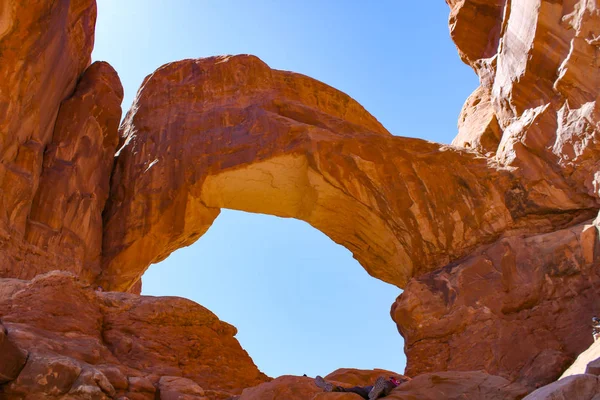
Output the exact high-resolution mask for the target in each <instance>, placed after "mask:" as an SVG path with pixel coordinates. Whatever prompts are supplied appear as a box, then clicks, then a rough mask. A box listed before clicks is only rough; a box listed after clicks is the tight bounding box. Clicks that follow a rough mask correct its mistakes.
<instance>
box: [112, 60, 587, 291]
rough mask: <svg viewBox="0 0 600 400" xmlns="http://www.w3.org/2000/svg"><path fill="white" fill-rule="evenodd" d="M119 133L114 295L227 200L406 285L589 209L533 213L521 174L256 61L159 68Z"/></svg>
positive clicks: (203, 225) (187, 239)
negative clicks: (307, 233) (389, 123)
mask: <svg viewBox="0 0 600 400" xmlns="http://www.w3.org/2000/svg"><path fill="white" fill-rule="evenodd" d="M122 136H123V146H122V148H121V149H120V151H119V157H118V161H117V165H116V169H115V172H114V174H113V183H112V192H111V198H110V201H109V203H108V206H107V212H106V213H105V217H106V220H105V231H104V247H103V257H104V270H103V277H102V286H105V287H108V288H111V289H114V290H127V289H128V288H129V287H130V286H131V285H132V284H133V283H134V282H136V281H137V280H138V279H139V277H140V276H141V274H142V273H143V272H144V271H145V269H146V268H147V267H148V265H149V264H150V263H152V262H157V261H160V260H162V259H164V258H165V257H167V256H168V255H169V254H170V253H171V252H172V251H173V250H175V249H177V248H179V247H181V246H185V245H189V244H191V243H193V242H194V241H195V240H196V239H197V238H198V237H199V236H201V235H202V234H203V233H204V232H205V231H206V230H207V229H208V228H209V226H210V225H211V224H212V221H213V220H214V218H215V217H216V216H217V214H218V210H219V208H232V209H238V210H244V211H250V212H260V213H267V214H274V215H278V216H282V217H295V218H299V219H303V220H305V221H307V222H309V223H310V224H311V225H313V226H314V227H316V228H317V229H320V230H321V231H323V232H324V233H326V234H327V235H328V236H329V237H331V238H332V239H333V240H334V241H335V242H337V243H340V244H342V245H344V246H346V247H347V248H348V249H350V250H351V251H352V252H353V253H354V257H355V258H357V259H358V260H359V261H360V262H361V264H362V265H363V266H364V267H365V269H366V270H367V271H368V272H369V273H370V274H371V275H373V276H375V277H377V278H379V279H382V280H385V281H387V282H390V283H394V284H396V285H398V286H401V287H402V286H404V285H405V284H406V282H407V280H408V279H409V278H410V277H412V276H415V275H420V274H423V273H426V272H428V271H432V270H435V269H437V268H439V267H441V266H443V265H445V264H447V263H448V262H450V261H452V260H455V259H458V258H460V257H462V256H465V255H466V254H468V252H470V251H472V250H473V249H474V248H475V247H477V246H479V245H481V244H482V243H485V242H490V241H492V240H494V239H496V238H497V237H498V235H499V234H500V233H501V232H503V231H505V230H507V229H508V228H510V227H514V226H515V225H521V226H523V225H527V226H529V225H541V224H545V225H546V227H545V228H540V229H551V228H553V227H554V226H556V225H560V224H564V223H565V222H572V220H573V218H574V216H575V217H578V216H579V215H578V214H577V213H578V212H579V210H581V209H584V210H583V211H584V214H585V215H586V216H589V215H590V213H589V212H587V210H585V208H586V207H587V203H586V202H583V203H580V202H579V199H578V197H577V196H575V197H574V198H573V199H572V200H570V202H569V203H568V204H566V205H564V206H563V208H561V209H558V210H554V211H553V213H552V214H546V215H537V214H539V212H540V210H541V209H542V208H543V207H546V205H545V204H537V203H535V201H534V200H533V199H530V198H529V188H528V187H527V186H526V184H525V183H519V176H518V175H514V174H510V173H509V172H508V171H505V170H501V169H500V168H499V167H498V166H497V165H494V164H493V163H490V162H489V160H487V159H485V158H482V157H478V156H477V155H476V154H474V153H470V152H465V151H459V150H456V149H453V148H450V147H447V146H443V145H437V144H433V143H429V142H424V141H421V140H417V139H408V138H400V137H393V136H390V135H388V134H387V132H386V131H385V130H384V129H383V128H382V127H381V126H380V125H379V124H378V123H377V121H376V120H375V119H374V118H373V117H371V116H370V115H369V114H368V113H366V112H365V111H364V110H363V109H362V108H361V107H360V106H359V105H358V104H356V103H355V102H354V101H353V100H351V99H350V98H348V97H347V96H346V95H344V94H343V93H340V92H337V91H335V90H334V89H332V88H330V87H327V86H325V85H323V84H322V83H320V82H317V81H315V80H312V79H310V78H307V77H304V76H302V75H298V74H293V73H289V72H283V71H276V70H271V69H270V68H268V67H267V66H266V65H265V64H264V63H262V62H261V61H260V60H258V59H257V58H255V57H252V56H235V57H225V58H209V59H202V60H184V61H181V62H177V63H172V64H168V65H166V66H163V67H161V68H160V69H158V70H157V71H156V72H155V73H153V74H152V75H150V76H149V77H148V78H147V79H146V80H145V81H144V84H143V85H142V89H141V90H140V91H139V93H138V97H137V99H136V101H135V104H134V106H133V108H132V110H131V111H130V113H129V114H128V116H127V118H126V120H125V122H124V123H123V125H122ZM557 179H558V181H557V185H558V186H560V187H563V186H564V184H563V183H562V181H560V178H557ZM550 185H551V186H552V185H553V183H552V182H551V183H550ZM552 187H554V186H552ZM556 191H560V189H558V188H556ZM562 195H563V197H567V198H569V196H570V195H571V192H565V193H562ZM561 212H562V213H561ZM529 213H533V214H536V217H535V218H536V219H537V220H538V221H537V222H535V223H533V222H532V221H531V220H525V219H524V217H525V216H527V215H528V214H529ZM579 218H580V216H579ZM536 228H539V227H536ZM142 249H143V250H142Z"/></svg>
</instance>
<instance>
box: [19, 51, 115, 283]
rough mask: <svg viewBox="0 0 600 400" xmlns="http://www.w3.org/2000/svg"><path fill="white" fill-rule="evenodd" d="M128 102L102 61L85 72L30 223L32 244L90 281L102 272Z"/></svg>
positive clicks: (59, 130) (59, 127)
mask: <svg viewBox="0 0 600 400" xmlns="http://www.w3.org/2000/svg"><path fill="white" fill-rule="evenodd" d="M122 100H123V89H122V87H121V83H120V81H119V77H118V76H117V73H116V72H115V70H114V69H113V68H112V67H111V66H110V65H109V64H107V63H104V62H96V63H94V64H92V65H91V66H90V67H89V68H88V69H87V70H86V71H85V73H84V74H83V76H82V77H81V79H80V81H79V83H78V84H77V87H76V89H75V93H74V94H73V95H72V96H71V97H70V98H69V99H68V100H66V101H65V102H64V103H63V104H62V106H61V108H60V111H59V114H58V118H57V121H56V125H55V127H54V135H53V137H52V141H51V142H50V143H49V144H48V146H47V147H46V151H45V153H44V163H43V169H42V174H41V176H40V185H39V187H38V190H37V193H36V195H35V198H34V200H33V204H32V205H31V211H30V214H29V219H28V229H27V235H26V240H27V242H29V243H31V244H32V245H34V246H37V247H39V248H42V249H44V250H45V251H47V252H49V253H51V254H60V255H61V256H62V257H66V258H68V259H70V260H72V262H71V265H69V267H70V268H68V267H67V268H61V269H70V270H71V271H72V272H75V273H76V274H77V275H78V276H80V277H82V278H84V279H86V280H89V281H91V280H92V278H93V277H95V275H97V274H98V273H99V267H100V252H101V250H102V210H103V209H104V204H105V202H106V199H107V198H108V191H109V180H110V173H111V170H112V167H113V162H114V153H115V149H116V147H117V144H118V141H119V139H118V135H117V129H118V126H119V120H120V117H121V101H122ZM48 210H52V212H48ZM72 268H77V269H72ZM35 272H36V273H40V272H46V271H44V270H40V269H37V270H36V271H35ZM27 275H29V274H26V273H25V274H21V276H20V277H21V278H30V277H31V276H27Z"/></svg>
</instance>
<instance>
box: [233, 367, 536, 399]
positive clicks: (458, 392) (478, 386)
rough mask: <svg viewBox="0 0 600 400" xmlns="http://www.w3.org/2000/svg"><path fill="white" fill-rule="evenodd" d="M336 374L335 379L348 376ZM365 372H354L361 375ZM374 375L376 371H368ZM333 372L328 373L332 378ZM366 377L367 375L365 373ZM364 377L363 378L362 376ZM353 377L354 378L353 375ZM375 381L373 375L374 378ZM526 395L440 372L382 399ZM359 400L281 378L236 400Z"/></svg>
mask: <svg viewBox="0 0 600 400" xmlns="http://www.w3.org/2000/svg"><path fill="white" fill-rule="evenodd" d="M346 371H347V372H346V373H345V374H337V376H338V378H343V377H344V375H348V374H350V376H352V375H354V374H352V371H351V370H346ZM364 372H365V371H363V372H362V373H361V372H358V374H359V375H360V374H364ZM373 372H375V373H376V371H372V372H371V374H373ZM333 375H336V373H335V372H334V373H332V376H333ZM366 375H368V374H366ZM366 375H365V376H366ZM354 376H356V375H354ZM375 378H376V376H375ZM335 383H336V384H339V385H342V386H346V387H351V386H354V385H365V386H366V385H370V384H372V383H373V381H372V380H368V381H366V382H365V381H358V382H356V381H355V382H352V383H351V382H344V381H336V382H335ZM526 394H527V389H526V388H525V387H523V386H521V385H519V384H516V383H510V382H509V381H507V380H506V379H504V378H501V377H499V376H492V375H488V374H485V373H483V372H441V373H436V374H424V375H421V376H419V377H416V378H415V379H413V380H411V381H409V382H406V383H402V384H401V385H400V386H398V387H397V388H395V389H394V390H392V392H391V393H390V394H389V395H388V396H386V397H385V398H386V399H390V400H394V399H396V400H414V399H419V400H440V399H448V400H459V399H469V400H518V399H522V398H523V397H524V396H525V395H526ZM278 399H289V400H306V399H311V400H359V399H361V397H360V396H359V395H357V394H354V393H336V392H331V393H326V392H323V391H321V390H320V389H319V388H317V386H316V385H315V384H314V381H313V379H312V378H307V377H297V376H283V377H279V378H277V379H274V380H273V381H271V382H268V383H263V384H261V385H259V386H257V387H254V388H249V389H246V390H244V392H243V393H242V396H241V397H240V398H239V400H278Z"/></svg>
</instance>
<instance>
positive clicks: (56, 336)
mask: <svg viewBox="0 0 600 400" xmlns="http://www.w3.org/2000/svg"><path fill="white" fill-rule="evenodd" d="M32 305H33V306H32ZM0 315H1V316H2V324H3V325H4V328H5V329H6V331H7V333H6V334H4V335H2V336H0V339H1V340H0V349H5V348H6V349H8V350H9V351H8V353H2V359H0V363H1V364H2V368H0V379H2V376H3V375H5V374H6V373H4V371H3V370H4V369H5V368H6V367H7V366H9V367H10V366H12V365H14V366H15V367H14V368H10V369H9V371H8V372H9V373H8V374H6V375H7V378H12V379H14V378H15V376H11V374H12V372H11V371H18V369H19V368H22V370H21V371H20V374H18V377H16V379H14V380H12V379H6V380H11V382H10V383H7V384H6V385H5V386H0V398H3V399H4V398H6V399H17V398H22V396H25V398H32V399H35V398H39V397H35V396H42V394H45V395H52V396H59V395H60V396H62V395H65V396H66V395H67V394H73V395H81V397H75V398H81V399H86V398H88V397H85V396H84V394H85V393H86V391H90V393H95V394H97V395H98V396H100V397H99V398H117V397H119V396H128V397H131V396H132V395H133V394H138V395H139V396H137V397H140V396H142V394H143V393H150V394H151V396H150V398H151V399H154V393H155V392H156V391H158V392H159V393H160V392H161V391H162V392H165V391H168V392H177V391H179V392H181V393H182V394H189V393H188V392H190V391H193V390H196V391H198V392H200V390H199V389H194V388H195V386H194V385H197V386H198V387H200V388H202V393H205V394H206V395H207V396H208V397H209V398H211V399H212V398H226V397H230V396H233V395H235V394H239V393H241V390H242V389H243V388H245V387H248V386H254V385H256V384H258V383H261V382H265V381H266V380H268V378H267V377H266V376H265V375H264V374H262V373H261V372H260V371H259V370H258V368H257V367H256V366H255V365H254V363H253V362H252V359H251V358H250V357H249V356H248V354H247V353H246V352H245V351H244V350H243V349H242V348H241V347H240V345H239V343H238V341H237V340H236V339H235V338H234V335H235V334H236V333H237V330H236V329H235V328H234V327H233V326H231V325H229V324H227V323H225V322H222V321H220V320H219V319H218V318H217V317H216V316H215V315H214V314H213V313H211V312H210V311H208V310H207V309H205V308H204V307H202V306H200V305H198V304H195V303H194V302H192V301H189V300H186V299H181V298H178V297H151V296H138V295H133V294H128V293H110V292H101V291H97V290H94V289H93V288H91V287H90V286H89V285H87V284H85V283H83V282H81V281H79V280H78V279H77V278H76V277H75V276H73V275H71V274H70V273H67V272H51V273H49V274H45V275H39V276H37V277H36V278H35V279H34V280H32V281H23V280H16V279H0ZM49 316H50V317H49ZM8 341H10V342H8ZM7 343H8V345H14V346H17V347H18V348H22V349H27V352H28V357H27V362H26V364H25V365H24V367H23V366H20V367H19V363H20V362H17V361H19V357H20V356H19V354H18V353H17V352H15V351H14V350H11V348H10V347H7ZM6 355H8V364H6V363H7V359H6V358H5V356H6ZM13 360H15V361H13ZM13 375H14V374H13ZM40 376H46V377H47V378H45V379H40ZM183 378H186V379H187V380H191V382H192V383H194V385H192V383H190V382H188V381H187V380H183ZM167 388H168V389H167ZM177 388H179V389H177ZM219 393H221V395H219ZM26 395H32V396H33V397H27V396H26ZM102 396H104V397H102ZM134 397H135V396H134ZM94 398H96V397H94ZM131 398H133V397H131ZM165 398H166V397H165ZM175 398H176V397H175Z"/></svg>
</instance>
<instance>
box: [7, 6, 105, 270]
mask: <svg viewBox="0 0 600 400" xmlns="http://www.w3.org/2000/svg"><path fill="white" fill-rule="evenodd" d="M0 10H1V14H2V17H1V18H0V54H1V57H2V62H1V63H0V115H2V116H3V117H2V120H1V121H0V132H2V135H0V193H2V196H0V265H1V266H2V267H0V276H16V272H15V271H19V270H20V269H22V268H23V267H24V266H25V267H26V269H27V267H28V264H29V263H30V262H32V263H35V264H36V266H34V267H31V268H30V271H28V277H33V276H35V270H36V267H38V268H39V269H42V268H45V267H46V268H47V267H48V264H49V263H53V264H54V266H56V265H60V264H61V263H62V262H63V261H66V260H68V258H67V257H62V255H47V254H43V253H42V254H40V252H39V250H38V248H37V247H36V246H29V245H28V243H27V242H26V240H25V237H26V233H27V219H28V216H29V212H30V209H31V205H32V202H33V199H34V197H35V194H36V192H37V189H38V186H39V180H40V175H41V168H42V162H43V157H44V151H45V148H46V146H47V145H48V144H49V143H50V142H51V140H52V135H53V128H54V125H55V121H56V117H57V114H58V110H59V107H60V105H61V102H62V101H63V100H65V99H66V98H68V97H69V96H70V95H71V93H72V92H73V90H74V88H75V85H76V83H77V80H78V79H79V77H80V76H81V74H82V73H83V71H84V70H85V68H86V67H87V66H88V65H89V63H90V54H91V51H92V46H93V41H94V25H95V20H96V3H95V1H93V0H81V1H58V2H47V1H40V0H34V1H30V2H27V3H24V2H18V1H9V0H2V1H0ZM71 211H72V212H73V211H76V210H71ZM36 253H37V254H36ZM69 261H70V262H72V261H71V260H69ZM19 263H21V265H18V264H19ZM7 268H8V270H7ZM10 268H14V270H10ZM47 270H48V269H45V271H47Z"/></svg>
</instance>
